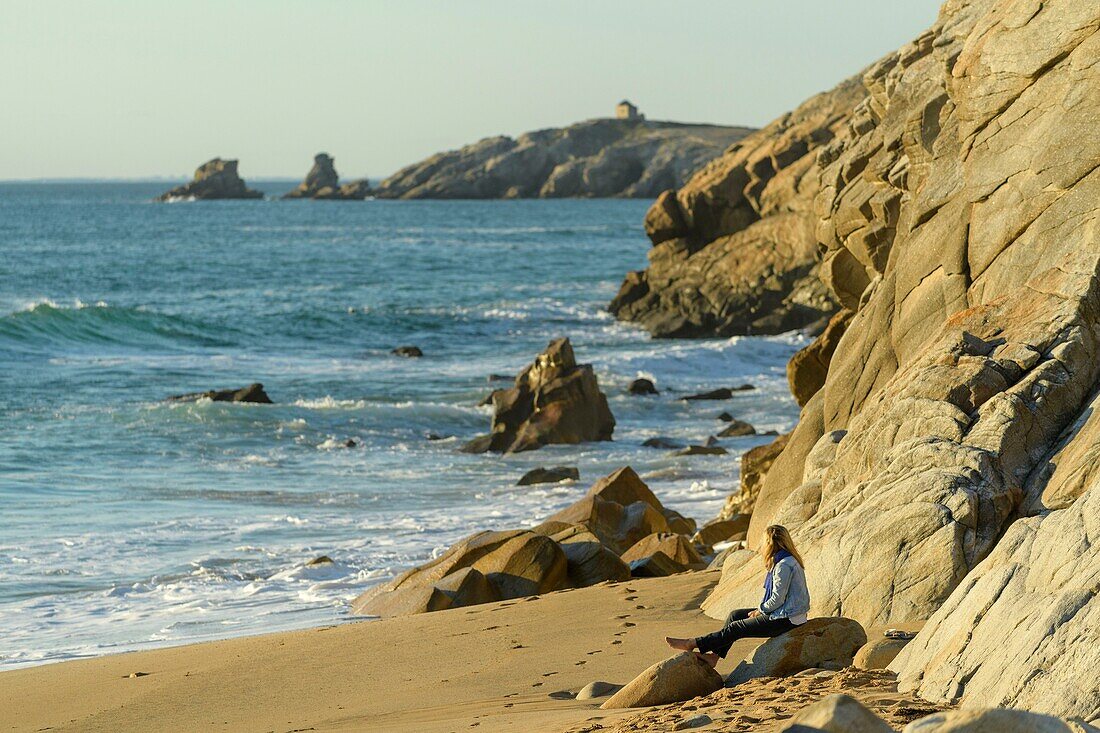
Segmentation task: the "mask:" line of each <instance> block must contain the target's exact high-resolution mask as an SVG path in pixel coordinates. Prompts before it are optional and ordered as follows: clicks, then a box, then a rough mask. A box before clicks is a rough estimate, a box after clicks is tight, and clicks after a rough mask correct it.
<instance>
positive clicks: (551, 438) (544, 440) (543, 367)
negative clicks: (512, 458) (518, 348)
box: [463, 338, 615, 453]
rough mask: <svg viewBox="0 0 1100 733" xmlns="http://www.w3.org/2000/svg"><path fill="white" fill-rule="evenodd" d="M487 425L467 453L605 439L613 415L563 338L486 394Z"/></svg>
mask: <svg viewBox="0 0 1100 733" xmlns="http://www.w3.org/2000/svg"><path fill="white" fill-rule="evenodd" d="M490 403H491V404H492V406H493V423H492V430H491V432H490V433H489V434H488V435H484V436H481V437H479V438H475V439H474V440H472V441H470V442H469V443H467V444H466V446H465V447H464V448H463V450H464V451H466V452H467V453H484V452H486V451H492V452H495V453H518V452H520V451H525V450H534V449H536V448H541V447H542V446H544V445H549V444H551V443H584V442H589V441H597V440H611V434H612V432H614V430H615V418H614V417H612V415H611V409H610V408H609V407H608V405H607V397H605V396H604V394H603V392H601V391H600V385H599V383H598V382H597V380H596V373H595V371H593V369H592V365H591V364H577V360H576V358H575V357H574V355H573V346H572V345H571V344H570V343H569V339H565V338H563V339H556V340H554V341H551V342H550V345H549V346H547V347H546V350H545V351H544V352H542V353H541V354H539V355H538V356H537V357H535V361H534V363H532V364H531V365H530V366H528V367H527V368H526V369H524V370H523V371H522V372H520V373H519V375H518V376H517V377H516V380H515V385H514V386H513V387H512V388H511V389H498V390H496V391H495V392H493V393H492V395H491V396H490Z"/></svg>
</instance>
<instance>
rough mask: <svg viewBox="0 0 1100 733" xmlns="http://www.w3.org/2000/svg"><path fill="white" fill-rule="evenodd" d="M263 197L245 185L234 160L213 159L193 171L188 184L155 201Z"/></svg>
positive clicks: (163, 194) (168, 192)
mask: <svg viewBox="0 0 1100 733" xmlns="http://www.w3.org/2000/svg"><path fill="white" fill-rule="evenodd" d="M263 197H264V195H263V192H261V191H254V190H252V189H251V188H249V187H248V186H247V185H245V182H244V180H243V179H241V177H240V175H238V174H237V161H236V160H222V159H221V158H214V159H212V160H208V161H206V162H205V163H203V164H202V165H200V166H199V167H198V168H197V169H195V177H194V178H193V179H191V180H190V181H189V182H188V183H185V184H183V185H182V186H176V187H175V188H173V189H172V190H171V191H167V192H165V193H162V194H161V195H160V196H158V197H157V198H156V199H155V200H156V201H177V200H183V199H194V200H200V199H262V198H263Z"/></svg>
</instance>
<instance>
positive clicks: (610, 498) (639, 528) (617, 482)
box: [535, 466, 695, 554]
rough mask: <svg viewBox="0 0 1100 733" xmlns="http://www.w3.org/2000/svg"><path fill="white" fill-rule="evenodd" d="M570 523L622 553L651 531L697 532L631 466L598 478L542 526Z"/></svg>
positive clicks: (553, 529)
mask: <svg viewBox="0 0 1100 733" xmlns="http://www.w3.org/2000/svg"><path fill="white" fill-rule="evenodd" d="M571 524H582V525H584V526H585V527H587V528H588V530H589V531H590V532H592V534H594V535H595V536H596V537H598V538H599V539H600V542H602V543H603V544H604V545H606V546H607V547H609V548H611V549H612V550H614V551H615V552H616V553H619V554H622V553H623V552H625V551H626V550H628V549H629V548H630V547H631V546H632V545H633V544H635V543H636V542H638V541H639V540H641V539H642V538H644V537H647V536H649V535H652V534H657V533H661V532H677V533H679V534H690V533H692V532H694V531H695V526H694V523H693V522H692V521H691V520H688V519H686V518H685V517H683V516H681V515H680V514H679V513H678V512H676V511H675V510H674V509H669V508H667V507H665V506H664V505H663V504H661V502H660V500H659V499H658V498H657V497H656V495H654V493H653V492H652V491H650V489H649V487H648V486H646V484H645V482H644V481H642V479H641V478H640V477H639V476H638V474H637V473H635V471H634V469H632V468H630V467H629V466H626V467H624V468H620V469H619V470H617V471H615V472H614V473H611V474H609V475H607V476H605V477H603V478H602V479H600V480H599V481H597V482H596V483H595V484H593V485H592V488H590V489H589V490H588V493H587V494H586V495H585V496H584V498H582V499H580V500H579V501H577V502H575V503H573V504H571V505H570V506H568V507H566V508H565V509H562V510H561V511H560V512H557V513H556V514H553V515H551V516H550V517H549V518H548V519H547V520H546V522H544V523H543V525H540V526H543V527H545V526H549V528H550V530H552V531H549V532H548V533H550V534H552V533H553V532H557V531H559V530H560V529H562V528H564V526H565V525H571ZM535 531H540V529H539V528H536V529H535ZM543 531H544V533H546V532H545V530H543Z"/></svg>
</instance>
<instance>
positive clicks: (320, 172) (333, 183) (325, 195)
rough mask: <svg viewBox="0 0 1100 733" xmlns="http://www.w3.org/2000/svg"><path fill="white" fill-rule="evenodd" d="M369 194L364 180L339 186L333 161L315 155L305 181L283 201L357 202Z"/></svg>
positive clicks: (367, 184)
mask: <svg viewBox="0 0 1100 733" xmlns="http://www.w3.org/2000/svg"><path fill="white" fill-rule="evenodd" d="M370 193H371V190H370V184H369V183H368V182H367V181H366V180H365V179H364V180H360V181H353V182H352V183H349V184H346V185H343V186H341V185H340V177H339V176H338V175H337V174H336V165H335V161H334V160H333V159H332V156H330V155H329V154H328V153H317V155H315V156H314V157H313V167H312V168H310V169H309V173H307V174H306V177H305V179H304V180H303V181H302V182H301V183H299V184H298V187H297V188H295V189H294V190H293V191H290V192H289V193H287V194H284V195H283V198H284V199H328V200H333V201H352V200H355V201H359V200H362V199H365V198H367V196H369V195H370Z"/></svg>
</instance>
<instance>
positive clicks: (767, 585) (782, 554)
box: [764, 550, 793, 601]
mask: <svg viewBox="0 0 1100 733" xmlns="http://www.w3.org/2000/svg"><path fill="white" fill-rule="evenodd" d="M788 557H793V555H791V553H789V552H787V551H786V550H780V551H779V552H777V553H775V562H774V563H772V569H771V570H769V571H768V572H767V573H765V575H764V600H765V601H766V600H768V596H770V595H771V594H772V570H775V566H776V565H778V564H779V562H780V561H781V560H785V559H787V558H788Z"/></svg>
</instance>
